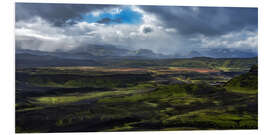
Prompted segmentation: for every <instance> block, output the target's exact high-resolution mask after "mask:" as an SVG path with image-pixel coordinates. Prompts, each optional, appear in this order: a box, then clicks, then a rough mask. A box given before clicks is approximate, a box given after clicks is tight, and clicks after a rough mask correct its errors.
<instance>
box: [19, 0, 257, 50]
mask: <svg viewBox="0 0 270 135" xmlns="http://www.w3.org/2000/svg"><path fill="white" fill-rule="evenodd" d="M15 10H16V11H15V18H16V19H15V20H16V23H15V40H16V48H20V49H32V50H40V51H49V52H53V51H57V50H62V51H69V50H72V49H75V48H77V47H80V46H85V45H115V46H117V47H121V48H127V49H131V50H137V49H150V50H152V51H153V52H155V53H162V54H179V53H180V54H181V53H187V52H189V51H192V50H193V51H194V50H195V51H200V50H205V49H219V48H220V49H223V48H225V49H232V50H244V51H250V52H255V53H257V51H258V41H257V40H258V9H257V8H235V7H234V8H233V7H184V6H138V5H137V6H136V5H93V4H92V5H89V4H88V5H87V4H44V3H43V4H41V3H39V4H34V3H16V9H15Z"/></svg>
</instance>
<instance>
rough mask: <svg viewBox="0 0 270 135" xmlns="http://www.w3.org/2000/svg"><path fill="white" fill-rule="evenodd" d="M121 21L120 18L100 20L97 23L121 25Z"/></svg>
mask: <svg viewBox="0 0 270 135" xmlns="http://www.w3.org/2000/svg"><path fill="white" fill-rule="evenodd" d="M121 22H122V20H121V19H120V18H118V19H111V18H107V17H106V18H102V19H100V20H99V21H97V23H102V24H109V23H121Z"/></svg>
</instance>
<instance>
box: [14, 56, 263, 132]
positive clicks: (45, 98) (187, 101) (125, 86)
mask: <svg viewBox="0 0 270 135" xmlns="http://www.w3.org/2000/svg"><path fill="white" fill-rule="evenodd" d="M164 61H166V63H168V61H169V60H164ZM164 61H161V63H159V65H157V66H152V65H151V64H150V65H151V66H138V67H121V66H120V67H106V66H103V67H88V66H83V67H41V68H25V69H17V70H16V132H17V133H25V132H89V131H93V132H98V131H105V132H107V131H153V130H154V131H159V130H169V131H172V130H209V129H210V130H212V129H257V128H258V95H257V93H258V87H257V83H258V82H257V81H258V76H257V72H256V71H254V69H253V68H257V67H253V68H252V69H253V70H250V71H249V69H250V67H251V65H250V66H247V65H245V64H247V61H250V60H249V59H248V60H246V61H243V62H240V60H239V59H232V60H227V61H226V62H216V63H215V62H213V61H209V62H208V63H206V65H205V66H201V65H202V64H205V63H203V62H201V61H199V60H195V61H194V62H193V63H192V64H191V65H190V66H187V65H185V63H190V61H178V60H176V61H172V60H171V61H169V64H167V65H164V66H161V65H160V64H162V62H164ZM220 61H222V60H220ZM141 62H145V61H141ZM154 62H155V61H152V64H153V63H154ZM127 63H128V64H130V63H133V61H129V62H128V61H126V63H125V62H122V63H121V64H127ZM179 63H180V64H182V65H184V66H179ZM198 63H199V64H198ZM221 63H223V64H221ZM251 63H256V62H253V61H252V62H250V63H249V64H251ZM133 64H134V63H133ZM140 64H141V63H140ZM145 64H146V65H147V64H149V62H145ZM232 64H233V65H232ZM192 65H193V66H192ZM196 65H199V66H196ZM209 65H212V67H211V68H209ZM243 65H245V66H243Z"/></svg>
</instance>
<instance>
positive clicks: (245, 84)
mask: <svg viewBox="0 0 270 135" xmlns="http://www.w3.org/2000/svg"><path fill="white" fill-rule="evenodd" d="M225 87H226V88H227V89H229V90H231V91H235V92H242V93H243V92H244V93H257V92H258V66H257V65H253V66H252V67H251V69H250V70H249V72H247V73H245V74H242V75H240V76H237V77H234V78H233V79H231V80H230V81H228V82H227V83H226V85H225Z"/></svg>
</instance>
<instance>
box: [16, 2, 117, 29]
mask: <svg viewBox="0 0 270 135" xmlns="http://www.w3.org/2000/svg"><path fill="white" fill-rule="evenodd" d="M111 7H115V6H114V5H84V4H48V3H44V4H38V3H16V21H19V20H28V19H31V18H32V17H36V16H38V17H42V18H43V19H45V20H47V21H49V22H51V23H53V24H55V25H56V26H61V25H62V24H65V23H66V22H67V21H68V20H70V19H71V20H79V19H81V14H83V13H87V12H90V11H93V10H102V9H105V8H111ZM68 23H73V22H68Z"/></svg>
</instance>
